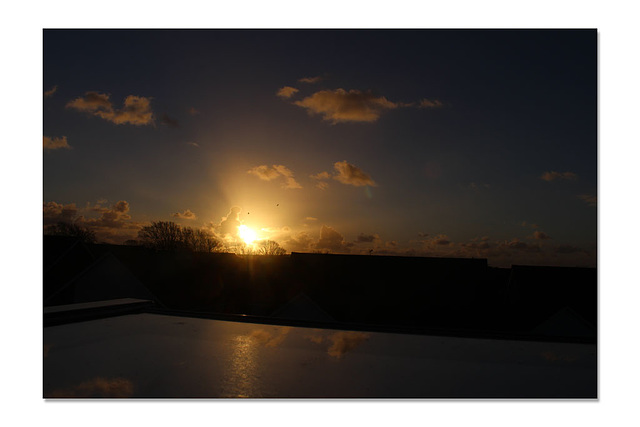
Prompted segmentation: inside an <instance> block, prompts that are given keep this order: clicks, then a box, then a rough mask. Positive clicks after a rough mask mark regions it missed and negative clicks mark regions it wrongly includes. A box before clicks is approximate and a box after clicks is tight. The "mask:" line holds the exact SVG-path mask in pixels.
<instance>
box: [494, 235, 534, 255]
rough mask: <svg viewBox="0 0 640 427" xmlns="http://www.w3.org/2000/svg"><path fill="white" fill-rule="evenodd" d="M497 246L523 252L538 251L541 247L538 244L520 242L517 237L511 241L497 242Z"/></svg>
mask: <svg viewBox="0 0 640 427" xmlns="http://www.w3.org/2000/svg"><path fill="white" fill-rule="evenodd" d="M499 247H500V248H505V249H509V250H516V251H523V252H540V251H541V248H540V246H539V245H537V244H533V243H527V242H522V241H520V240H518V239H517V238H514V239H512V240H511V241H505V242H501V243H500V244H499Z"/></svg>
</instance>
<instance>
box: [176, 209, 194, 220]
mask: <svg viewBox="0 0 640 427" xmlns="http://www.w3.org/2000/svg"><path fill="white" fill-rule="evenodd" d="M171 216H172V217H173V218H178V219H196V214H194V213H193V212H191V211H190V210H189V209H187V210H185V211H184V212H182V213H180V212H176V213H174V214H172V215H171Z"/></svg>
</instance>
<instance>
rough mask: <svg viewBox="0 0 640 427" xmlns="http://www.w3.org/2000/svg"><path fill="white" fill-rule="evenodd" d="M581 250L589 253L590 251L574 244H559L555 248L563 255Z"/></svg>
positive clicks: (556, 251)
mask: <svg viewBox="0 0 640 427" xmlns="http://www.w3.org/2000/svg"><path fill="white" fill-rule="evenodd" d="M580 252H584V253H586V254H588V251H586V250H584V249H582V248H579V247H577V246H573V245H559V246H556V249H555V253H557V254H561V255H565V254H575V253H580Z"/></svg>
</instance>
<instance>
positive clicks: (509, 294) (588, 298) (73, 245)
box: [43, 236, 597, 341]
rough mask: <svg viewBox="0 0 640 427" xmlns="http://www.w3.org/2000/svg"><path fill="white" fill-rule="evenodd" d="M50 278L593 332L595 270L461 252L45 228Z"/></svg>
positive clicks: (167, 303)
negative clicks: (238, 246)
mask: <svg viewBox="0 0 640 427" xmlns="http://www.w3.org/2000/svg"><path fill="white" fill-rule="evenodd" d="M43 279H44V304H45V306H56V305H63V304H73V303H78V302H88V301H100V300H108V299H118V298H137V299H144V300H152V301H154V303H155V305H156V306H159V307H166V308H167V309H172V310H182V311H189V312H192V313H201V314H202V313H210V314H211V313H217V314H225V315H238V314H239V315H248V316H259V317H265V318H270V317H282V318H285V319H289V320H299V321H301V322H304V321H310V320H316V321H317V320H322V319H320V317H322V318H323V319H324V320H325V321H332V322H335V323H337V324H342V325H352V326H353V327H357V328H360V329H367V328H401V329H403V330H407V331H410V332H415V333H425V334H441V335H447V334H449V335H465V336H466V335H468V336H476V335H478V334H481V335H482V334H484V335H487V334H488V335H495V336H501V335H504V334H507V335H511V336H520V337H525V338H527V339H529V338H531V339H537V338H540V337H543V338H544V337H552V338H553V339H563V338H567V339H583V340H584V339H587V340H593V341H595V338H596V326H597V275H596V270H595V269H585V268H561V267H528V266H514V267H513V268H511V269H503V268H491V267H488V265H487V260H486V259H464V258H426V257H395V256H376V255H373V256H372V255H334V254H307V253H292V254H291V255H290V256H237V255H235V254H228V253H194V252H189V251H173V252H171V251H156V250H153V249H148V248H144V247H140V246H119V245H106V244H85V243H82V242H79V241H78V240H75V239H67V238H63V237H52V236H45V239H44V278H43ZM301 295H303V296H301ZM305 307H306V308H305ZM314 313H315V314H314ZM319 313H321V314H322V315H321V316H320V317H319Z"/></svg>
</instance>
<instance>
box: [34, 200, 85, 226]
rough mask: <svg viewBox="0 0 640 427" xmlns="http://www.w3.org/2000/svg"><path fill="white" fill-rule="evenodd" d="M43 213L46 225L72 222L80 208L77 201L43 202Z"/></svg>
mask: <svg viewBox="0 0 640 427" xmlns="http://www.w3.org/2000/svg"><path fill="white" fill-rule="evenodd" d="M42 214H43V218H44V224H45V225H47V224H55V223H57V222H71V221H73V220H74V219H75V218H76V216H77V215H78V208H77V207H76V204H75V203H69V204H67V205H63V204H60V203H56V202H44V203H43V204H42Z"/></svg>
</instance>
